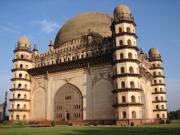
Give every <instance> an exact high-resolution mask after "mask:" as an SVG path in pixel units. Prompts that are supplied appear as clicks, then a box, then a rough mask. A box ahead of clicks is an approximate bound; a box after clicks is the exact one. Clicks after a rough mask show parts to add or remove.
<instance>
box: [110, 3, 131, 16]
mask: <svg viewBox="0 0 180 135" xmlns="http://www.w3.org/2000/svg"><path fill="white" fill-rule="evenodd" d="M114 13H115V14H122V13H123V14H131V10H130V9H129V7H128V6H127V5H125V4H120V5H119V6H117V7H116V8H115V10H114Z"/></svg>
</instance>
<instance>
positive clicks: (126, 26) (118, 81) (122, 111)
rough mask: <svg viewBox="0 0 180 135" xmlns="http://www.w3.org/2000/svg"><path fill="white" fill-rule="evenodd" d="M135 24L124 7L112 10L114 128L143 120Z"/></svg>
mask: <svg viewBox="0 0 180 135" xmlns="http://www.w3.org/2000/svg"><path fill="white" fill-rule="evenodd" d="M135 27H136V24H135V22H134V18H133V16H132V14H131V11H130V9H129V7H128V6H127V5H124V4H121V5H119V6H118V7H116V8H115V10H114V21H113V23H112V34H113V35H112V36H113V40H114V41H113V42H114V53H113V57H114V67H113V71H114V75H113V83H114V84H113V85H114V88H115V90H113V93H114V95H115V98H116V102H115V104H114V105H113V106H114V107H115V111H116V112H115V113H116V118H117V125H122V126H123V125H134V124H137V123H138V122H139V121H138V120H140V119H142V101H141V91H142V90H141V88H140V86H139V77H140V74H139V60H138V48H137V45H136V39H137V36H136V33H135Z"/></svg>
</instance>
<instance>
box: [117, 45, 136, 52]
mask: <svg viewBox="0 0 180 135" xmlns="http://www.w3.org/2000/svg"><path fill="white" fill-rule="evenodd" d="M114 49H115V50H122V49H134V50H136V51H138V50H139V48H138V47H137V46H132V45H120V46H116V47H115V48H114Z"/></svg>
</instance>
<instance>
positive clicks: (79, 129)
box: [0, 123, 180, 135]
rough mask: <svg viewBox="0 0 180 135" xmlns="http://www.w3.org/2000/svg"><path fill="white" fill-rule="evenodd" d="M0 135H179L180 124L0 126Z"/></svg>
mask: <svg viewBox="0 0 180 135" xmlns="http://www.w3.org/2000/svg"><path fill="white" fill-rule="evenodd" d="M0 135H180V124H179V123H173V124H169V125H159V126H143V127H123V128H122V127H116V126H56V127H48V128H29V127H25V128H0Z"/></svg>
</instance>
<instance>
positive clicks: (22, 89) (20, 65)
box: [9, 36, 32, 121]
mask: <svg viewBox="0 0 180 135" xmlns="http://www.w3.org/2000/svg"><path fill="white" fill-rule="evenodd" d="M31 54H32V53H31V48H30V41H29V39H28V38H27V37H25V36H22V37H20V38H19V40H18V43H17V47H16V48H15V50H14V59H13V69H12V79H11V82H12V86H11V89H10V91H11V97H10V99H9V100H10V109H9V112H10V115H9V120H11V121H16V120H29V117H30V116H29V115H30V85H31V83H30V82H31V81H30V76H29V74H28V71H27V70H28V69H29V68H31V66H32V60H31V57H32V56H31Z"/></svg>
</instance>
